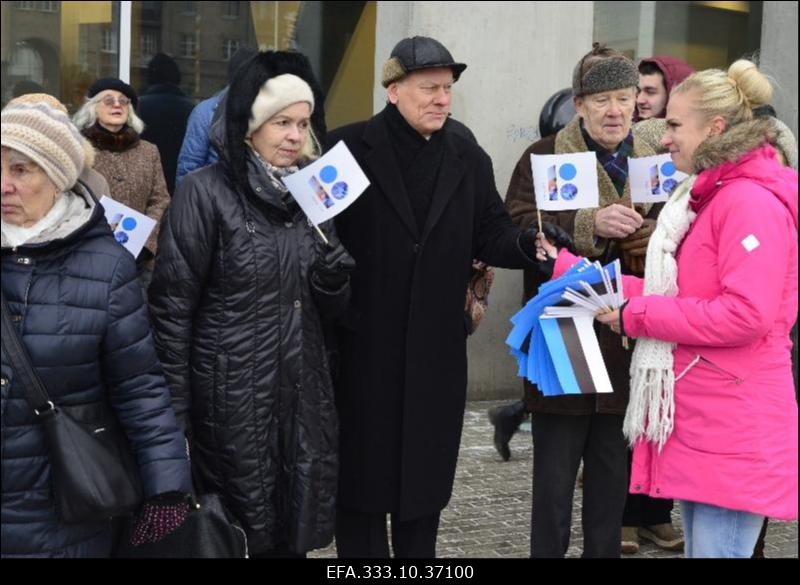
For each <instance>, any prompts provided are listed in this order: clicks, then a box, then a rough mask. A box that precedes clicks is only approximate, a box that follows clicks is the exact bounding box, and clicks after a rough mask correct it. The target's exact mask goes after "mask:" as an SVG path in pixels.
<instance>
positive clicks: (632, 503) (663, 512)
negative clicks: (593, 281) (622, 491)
mask: <svg viewBox="0 0 800 585" xmlns="http://www.w3.org/2000/svg"><path fill="white" fill-rule="evenodd" d="M632 459H633V453H631V451H630V449H629V450H628V474H630V472H631V461H632ZM672 506H673V501H672V500H664V499H662V498H651V497H650V496H647V495H645V494H628V499H627V500H625V511H624V512H623V513H622V525H623V526H633V527H636V528H639V527H642V526H655V525H656V524H672Z"/></svg>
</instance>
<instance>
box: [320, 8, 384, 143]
mask: <svg viewBox="0 0 800 585" xmlns="http://www.w3.org/2000/svg"><path fill="white" fill-rule="evenodd" d="M376 4H377V2H367V3H366V5H365V6H364V11H363V12H362V13H361V18H359V20H358V24H357V25H356V29H355V31H354V32H353V36H352V38H351V39H350V43H349V44H348V46H347V50H346V51H345V53H344V57H343V58H342V62H341V63H340V65H339V69H338V71H337V72H336V77H334V79H333V83H332V84H331V89H330V91H329V92H328V97H327V100H326V101H325V118H326V122H327V125H328V128H329V129H334V128H338V127H339V126H344V125H345V124H349V123H351V122H357V121H359V120H365V119H367V118H370V117H371V116H372V89H373V86H374V85H375V19H376V15H377V8H376Z"/></svg>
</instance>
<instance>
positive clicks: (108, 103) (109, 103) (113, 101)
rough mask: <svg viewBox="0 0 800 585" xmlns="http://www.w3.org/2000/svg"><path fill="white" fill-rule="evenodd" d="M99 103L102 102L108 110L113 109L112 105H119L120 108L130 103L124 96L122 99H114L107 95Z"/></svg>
mask: <svg viewBox="0 0 800 585" xmlns="http://www.w3.org/2000/svg"><path fill="white" fill-rule="evenodd" d="M100 101H101V102H103V105H106V106H108V107H109V108H113V107H114V104H119V105H121V106H127V105H128V104H129V103H131V100H129V99H128V98H126V97H125V96H122V97H119V98H114V96H112V95H107V96H106V97H104V98H103V99H101V100H100Z"/></svg>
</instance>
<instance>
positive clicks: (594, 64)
mask: <svg viewBox="0 0 800 585" xmlns="http://www.w3.org/2000/svg"><path fill="white" fill-rule="evenodd" d="M638 85H639V70H638V69H637V68H636V64H635V63H634V62H633V61H631V60H630V59H628V57H626V56H625V55H623V54H622V53H619V52H617V51H614V50H613V49H609V48H607V47H605V46H604V45H601V44H600V43H594V44H593V45H592V50H591V51H589V52H588V53H586V54H585V55H584V56H583V58H582V59H581V60H580V61H579V62H578V64H577V65H576V66H575V69H574V70H573V72H572V94H573V95H574V96H575V97H581V96H585V95H592V94H595V93H600V92H603V91H613V90H616V89H625V88H628V87H633V88H635V87H636V86H638Z"/></svg>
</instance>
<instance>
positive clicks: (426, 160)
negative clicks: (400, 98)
mask: <svg viewBox="0 0 800 585" xmlns="http://www.w3.org/2000/svg"><path fill="white" fill-rule="evenodd" d="M384 112H385V113H386V122H387V124H388V126H389V141H390V142H391V143H392V147H393V148H394V152H395V155H396V157H397V164H398V166H399V167H400V174H401V175H402V177H403V185H404V186H405V188H406V193H407V194H408V202H409V203H410V204H411V211H412V212H413V214H414V219H415V220H416V221H417V227H418V228H419V231H420V233H421V232H422V231H423V230H424V229H425V221H426V220H427V219H428V211H430V208H431V201H433V193H434V190H435V189H436V180H437V179H438V178H439V169H440V168H441V166H442V161H443V160H444V132H442V131H441V130H440V131H438V132H434V133H433V134H432V135H431V137H430V139H428V140H426V139H425V138H424V137H423V136H422V135H421V134H420V133H419V132H417V131H416V130H414V128H412V127H411V125H410V124H409V123H408V122H407V121H406V119H405V118H404V117H403V115H402V114H401V113H400V111H399V110H398V109H397V107H396V106H395V105H394V104H386V109H385V110H384Z"/></svg>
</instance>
